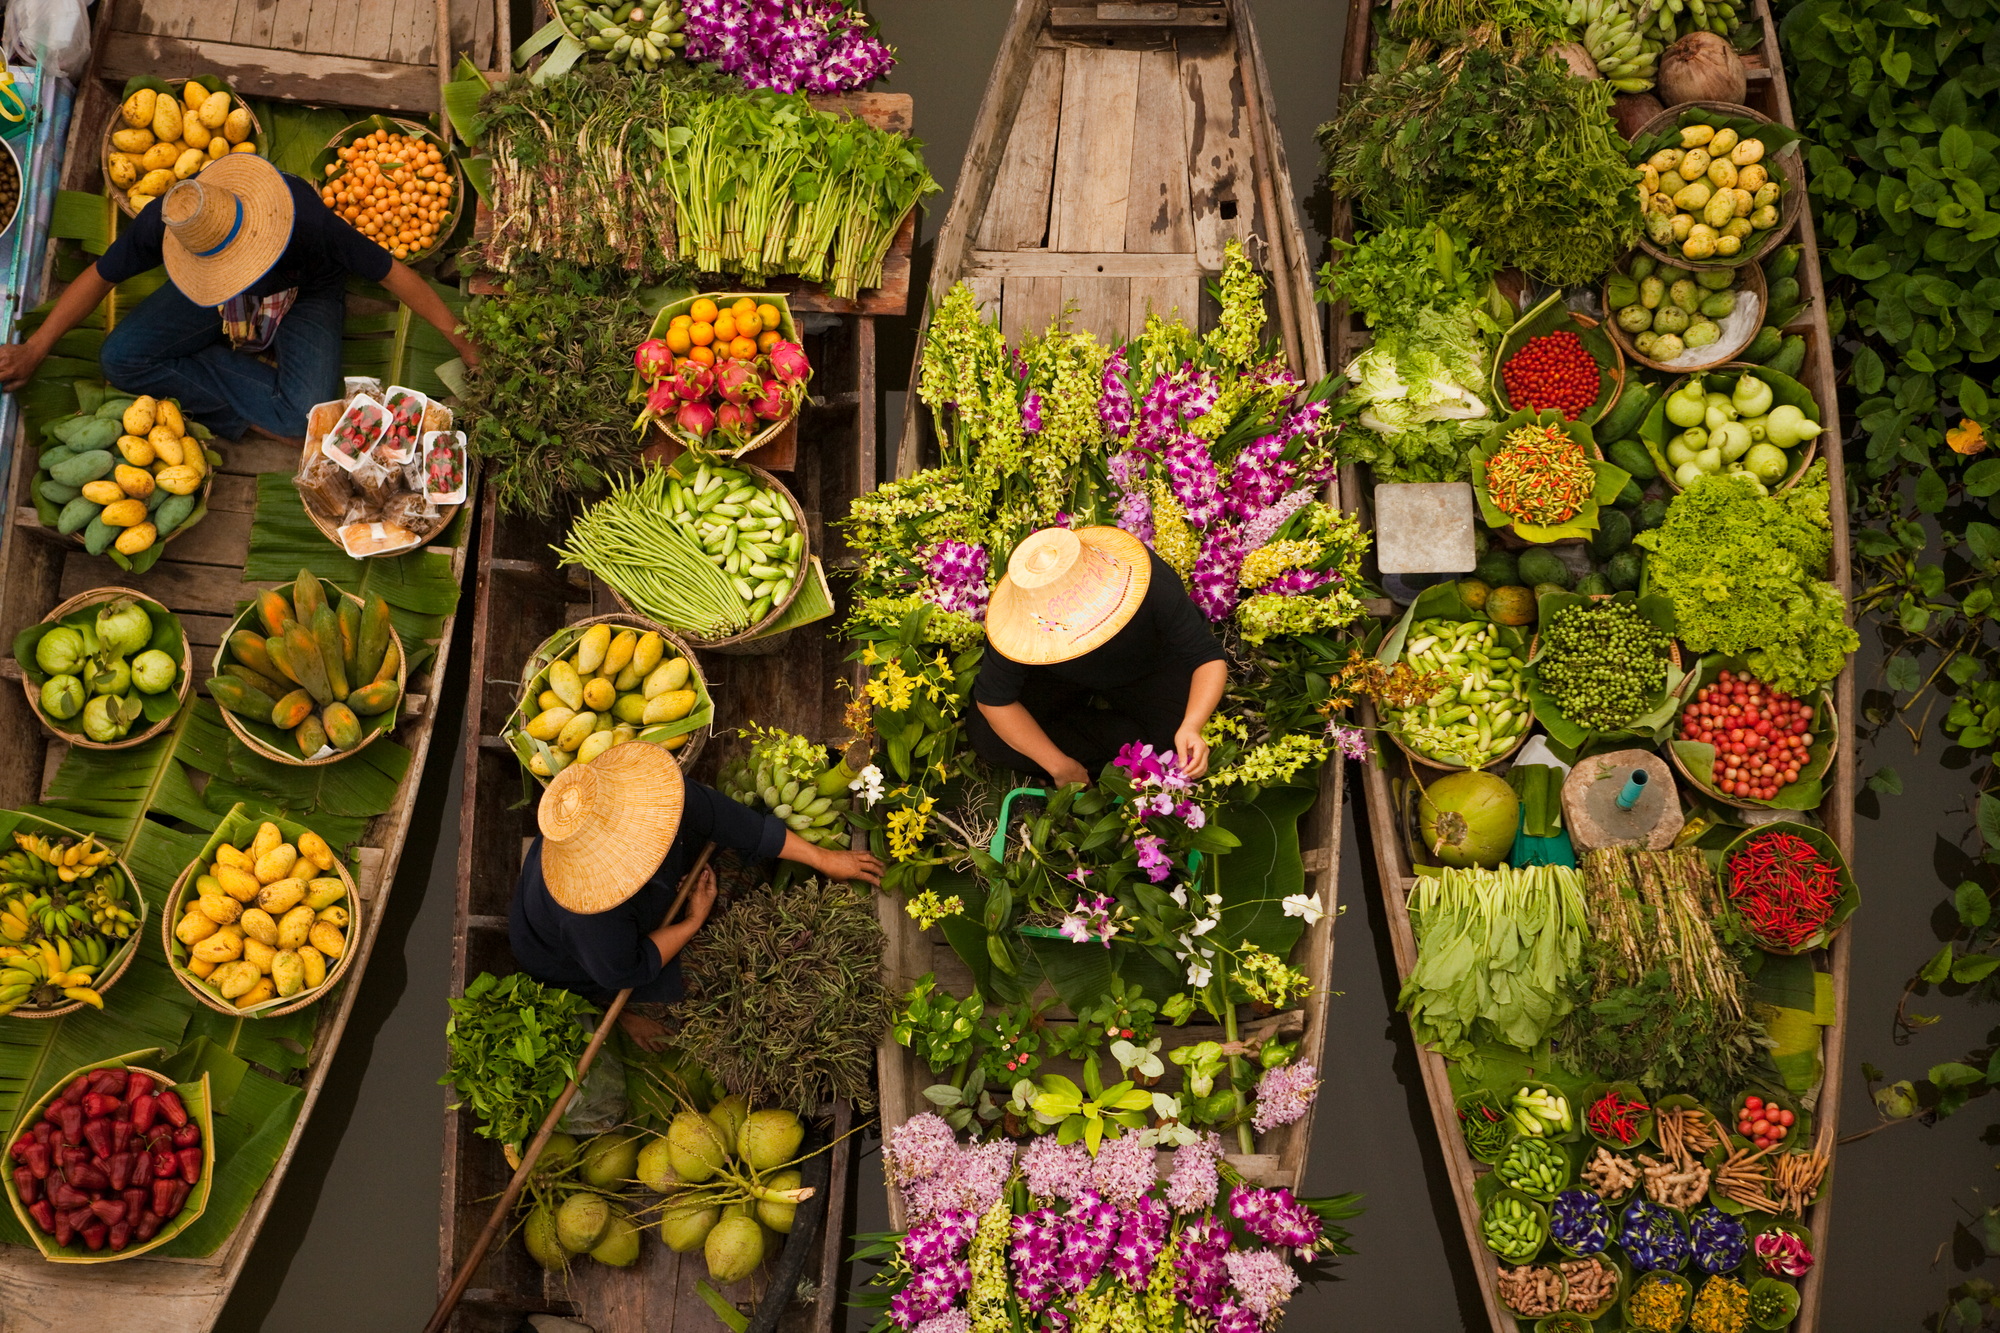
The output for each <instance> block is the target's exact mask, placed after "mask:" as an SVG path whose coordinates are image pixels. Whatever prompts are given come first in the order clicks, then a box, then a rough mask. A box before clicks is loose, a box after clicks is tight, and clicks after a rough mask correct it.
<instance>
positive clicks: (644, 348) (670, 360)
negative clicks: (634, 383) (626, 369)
mask: <svg viewBox="0 0 2000 1333" xmlns="http://www.w3.org/2000/svg"><path fill="white" fill-rule="evenodd" d="M632 364H633V365H635V366H637V367H638V368H639V374H640V375H642V376H644V377H645V378H646V379H649V380H656V379H660V378H662V377H663V376H665V375H668V374H671V373H672V371H673V368H674V354H673V352H672V351H671V350H669V348H668V347H667V345H666V343H664V342H662V341H661V340H660V339H658V338H648V339H646V341H644V342H642V343H640V344H639V350H638V351H636V352H634V353H633V354H632Z"/></svg>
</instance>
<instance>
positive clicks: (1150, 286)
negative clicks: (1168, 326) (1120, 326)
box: [1125, 274, 1202, 332]
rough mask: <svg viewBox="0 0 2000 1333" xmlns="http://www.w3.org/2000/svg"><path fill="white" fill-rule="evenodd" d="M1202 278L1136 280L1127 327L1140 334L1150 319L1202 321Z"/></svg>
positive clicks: (1189, 322) (1133, 280) (1126, 320)
mask: <svg viewBox="0 0 2000 1333" xmlns="http://www.w3.org/2000/svg"><path fill="white" fill-rule="evenodd" d="M1201 283H1202V279H1201V277H1200V275H1197V274H1190V275H1189V276H1187V277H1185V278H1134V279H1132V299H1131V303H1130V309H1129V311H1128V313H1127V314H1126V316H1125V327H1126V328H1128V329H1131V330H1133V331H1134V332H1137V331H1139V330H1142V329H1144V328H1145V327H1146V316H1148V315H1158V316H1160V318H1162V319H1173V318H1175V317H1176V316H1178V317H1179V318H1180V319H1182V320H1184V321H1186V322H1187V323H1188V324H1190V325H1193V324H1195V323H1198V322H1199V321H1200V319H1201Z"/></svg>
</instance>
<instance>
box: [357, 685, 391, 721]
mask: <svg viewBox="0 0 2000 1333" xmlns="http://www.w3.org/2000/svg"><path fill="white" fill-rule="evenodd" d="M401 695H402V691H400V690H398V689H397V688H396V682H395V681H393V680H378V681H376V682H374V683H373V684H371V685H363V686H362V687H361V688H360V689H358V690H355V691H354V692H353V693H351V694H349V695H348V696H347V706H348V707H349V708H351V709H353V710H354V711H355V712H357V713H359V714H360V715H361V716H363V717H373V716H375V714H377V713H386V712H388V711H389V710H390V709H391V708H394V707H395V706H396V700H397V699H398V698H400V697H401Z"/></svg>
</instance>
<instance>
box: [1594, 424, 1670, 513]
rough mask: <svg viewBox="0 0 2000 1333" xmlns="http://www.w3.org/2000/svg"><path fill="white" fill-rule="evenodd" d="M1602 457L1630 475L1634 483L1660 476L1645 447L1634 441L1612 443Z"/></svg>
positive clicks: (1624, 440) (1625, 440)
mask: <svg viewBox="0 0 2000 1333" xmlns="http://www.w3.org/2000/svg"><path fill="white" fill-rule="evenodd" d="M1604 456H1605V457H1606V458H1607V459H1609V460H1610V461H1611V462H1612V463H1613V464H1614V465H1616V466H1618V467H1621V468H1623V469H1625V471H1627V472H1629V473H1631V474H1632V479H1633V480H1634V481H1641V482H1645V481H1651V480H1653V479H1654V478H1655V477H1657V476H1659V475H1660V469H1659V468H1658V467H1656V466H1655V465H1654V463H1653V456H1652V455H1651V454H1649V453H1647V452H1646V446H1645V445H1643V444H1641V443H1639V441H1637V440H1635V439H1629V438H1628V439H1623V440H1617V441H1614V442H1613V443H1612V444H1611V445H1609V446H1608V447H1607V448H1606V449H1605V451H1604ZM1621 503H1622V501H1621Z"/></svg>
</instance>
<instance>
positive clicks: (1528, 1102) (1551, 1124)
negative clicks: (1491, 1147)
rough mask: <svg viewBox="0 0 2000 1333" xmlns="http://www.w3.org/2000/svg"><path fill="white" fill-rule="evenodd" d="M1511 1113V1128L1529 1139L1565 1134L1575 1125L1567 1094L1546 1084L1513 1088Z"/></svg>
mask: <svg viewBox="0 0 2000 1333" xmlns="http://www.w3.org/2000/svg"><path fill="white" fill-rule="evenodd" d="M1510 1113H1511V1114H1512V1116H1513V1117H1514V1128H1516V1129H1518V1130H1520V1131H1521V1133H1522V1134H1523V1135H1524V1136H1525V1137H1527V1138H1531V1139H1540V1138H1548V1137H1551V1136H1553V1135H1557V1134H1567V1133H1569V1132H1570V1131H1571V1130H1572V1129H1574V1128H1576V1121H1575V1120H1574V1119H1573V1118H1572V1117H1571V1115H1570V1110H1569V1098H1567V1097H1565V1096H1563V1095H1562V1094H1561V1093H1558V1092H1550V1091H1549V1090H1548V1089H1547V1088H1535V1087H1523V1088H1519V1089H1516V1091H1515V1093H1514V1097H1513V1100H1512V1102H1511V1103H1510Z"/></svg>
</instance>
